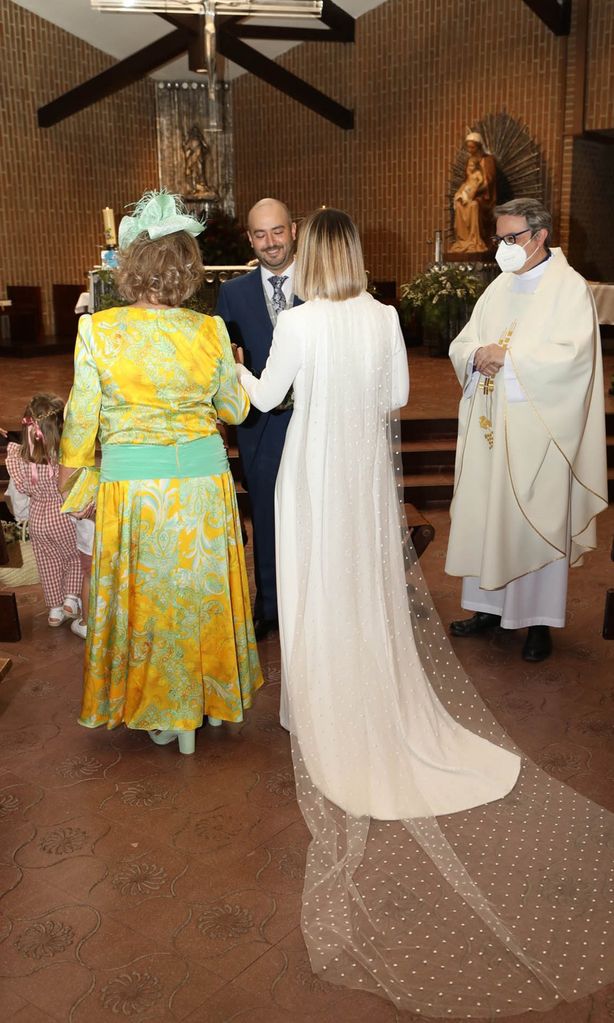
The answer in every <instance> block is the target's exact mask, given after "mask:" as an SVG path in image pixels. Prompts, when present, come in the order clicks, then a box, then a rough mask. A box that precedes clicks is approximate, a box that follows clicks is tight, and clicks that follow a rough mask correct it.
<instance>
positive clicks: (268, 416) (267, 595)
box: [215, 199, 300, 639]
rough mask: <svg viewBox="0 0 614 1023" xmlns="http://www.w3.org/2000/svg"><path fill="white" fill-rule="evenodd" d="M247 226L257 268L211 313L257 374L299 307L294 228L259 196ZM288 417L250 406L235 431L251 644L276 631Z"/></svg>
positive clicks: (223, 293)
mask: <svg viewBox="0 0 614 1023" xmlns="http://www.w3.org/2000/svg"><path fill="white" fill-rule="evenodd" d="M247 228H248V230H247V233H248V237H249V240H250V243H251V246H252V248H253V250H254V253H255V255H256V256H257V258H258V262H259V264H260V265H259V266H258V267H256V269H255V270H252V271H251V273H248V274H244V275H243V276H242V277H235V278H234V279H233V280H230V281H225V282H224V284H222V286H221V288H220V291H219V295H218V300H217V307H216V310H215V312H216V315H218V316H221V317H222V319H223V320H224V322H225V324H226V327H227V328H228V333H229V335H230V339H231V341H233V342H235V343H236V344H238V345H240V346H241V347H242V348H243V351H244V353H245V365H246V366H247V367H248V369H250V370H251V371H252V373H255V374H256V375H257V376H259V375H260V374H261V373H262V370H263V369H264V367H265V365H266V361H267V358H268V355H269V350H270V348H271V341H272V339H273V329H274V327H275V323H276V321H277V315H278V313H280V312H281V311H282V310H283V309H288V308H290V307H291V306H292V305H300V301H299V299H297V298H296V297H295V295H294V242H295V238H296V224H295V223H294V222H293V220H292V218H291V216H290V212H289V210H288V207H287V206H286V205H285V204H284V203H282V202H279V201H278V200H277V199H261V200H260V202H257V203H256V205H255V206H253V207H252V209H251V210H250V211H249V214H248V218H247ZM291 415H292V410H291V409H285V410H282V409H273V411H272V412H259V411H258V410H257V409H255V408H252V409H251V411H250V413H249V415H248V417H247V419H246V420H245V422H244V423H243V424H242V425H241V426H239V427H237V438H238V442H239V453H240V455H241V463H242V467H243V475H244V478H245V482H246V485H247V489H248V492H249V499H250V504H251V509H252V525H253V536H254V567H255V573H256V601H255V604H254V628H255V632H256V639H264V637H265V636H266V635H267V634H268V633H269V632H272V631H273V630H274V629H276V628H277V587H276V581H275V505H274V495H275V480H276V478H277V470H278V469H279V463H280V460H281V453H282V450H283V446H284V440H285V437H286V430H287V429H288V423H289V422H290V416H291Z"/></svg>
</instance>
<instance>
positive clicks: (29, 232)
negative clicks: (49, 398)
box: [0, 0, 158, 333]
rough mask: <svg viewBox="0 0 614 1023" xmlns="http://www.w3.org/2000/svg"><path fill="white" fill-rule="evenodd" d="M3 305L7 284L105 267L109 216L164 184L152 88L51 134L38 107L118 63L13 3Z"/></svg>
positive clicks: (5, 64) (6, 22)
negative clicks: (106, 211) (106, 212)
mask: <svg viewBox="0 0 614 1023" xmlns="http://www.w3.org/2000/svg"><path fill="white" fill-rule="evenodd" d="M0 48H1V52H2V61H1V62H0V95H1V96H2V101H1V102H2V108H1V110H2V146H1V147H0V297H4V294H5V288H6V285H7V284H39V285H42V287H43V296H44V311H45V328H46V331H47V332H48V333H50V332H52V330H53V323H52V313H51V285H52V284H53V283H58V284H78V283H80V282H83V284H84V287H85V279H84V274H85V273H86V271H87V270H88V269H89V268H90V267H91V266H92V265H93V264H94V263H97V262H99V260H100V249H101V247H102V242H103V235H102V213H101V210H102V208H103V207H104V206H111V207H112V208H113V209H114V210H115V211H116V213H119V212H120V211H121V209H122V207H123V206H124V205H125V204H126V203H128V202H131V201H133V200H134V199H137V198H138V197H139V195H140V194H141V192H142V191H144V189H145V188H152V187H156V186H157V184H158V166H157V149H156V123H155V95H154V85H153V83H152V82H151V81H146V82H143V83H139V84H138V85H135V86H132V87H130V88H128V89H125V90H124V91H123V92H120V93H118V94H116V95H115V96H112V97H110V98H108V99H106V100H103V101H102V102H100V103H97V104H96V105H95V106H92V107H90V108H89V109H87V110H84V111H82V112H81V113H78V114H76V115H74V116H73V117H71V118H68V120H66V121H62V122H60V124H57V125H55V126H54V127H52V128H39V127H38V124H37V120H36V112H37V108H38V107H40V106H42V105H43V104H45V103H48V102H50V101H51V100H52V99H54V98H55V97H57V96H59V95H61V94H62V93H64V92H66V90H67V89H70V88H72V87H73V86H75V85H78V84H79V83H81V82H83V81H86V80H87V79H88V78H91V77H92V76H93V75H95V74H97V73H99V72H101V71H103V70H104V69H105V68H106V67H108V66H109V65H110V64H112V63H114V61H113V60H112V58H109V57H107V56H106V55H105V54H103V53H101V52H100V51H99V50H96V49H94V48H93V47H91V46H88V44H87V43H84V42H82V41H81V40H80V39H77V38H76V37H75V36H72V35H70V34H69V33H67V32H64V31H63V30H62V29H60V28H57V27H56V26H55V25H52V24H51V23H50V22H48V21H45V20H43V19H42V18H39V17H37V16H36V15H33V14H31V13H30V12H29V11H26V10H25V9H24V8H22V7H20V6H18V5H17V4H14V3H11V2H10V0H0Z"/></svg>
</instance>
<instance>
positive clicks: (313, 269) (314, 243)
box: [294, 208, 367, 302]
mask: <svg viewBox="0 0 614 1023" xmlns="http://www.w3.org/2000/svg"><path fill="white" fill-rule="evenodd" d="M366 286H367V275H366V273H365V263H364V259H363V254H362V246H361V244H360V237H359V234H358V229H357V227H356V224H355V223H354V221H353V220H352V218H351V217H349V216H348V214H347V213H344V212H343V211H342V210H335V209H332V208H331V209H328V208H325V209H322V210H316V211H315V213H312V214H311V216H309V217H307V220H306V221H305V222H304V223H303V224H302V226H301V229H300V234H299V240H298V249H297V256H296V276H295V281H294V290H295V291H296V294H297V295H298V296H299V297H300V298H303V299H305V301H308V300H309V299H312V298H328V299H330V300H331V301H332V302H342V301H343V300H344V299H346V298H355V297H356V296H357V295H360V293H361V292H362V291H364V290H365V288H366Z"/></svg>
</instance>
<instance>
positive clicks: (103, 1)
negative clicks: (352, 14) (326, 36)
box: [91, 0, 323, 18]
mask: <svg viewBox="0 0 614 1023" xmlns="http://www.w3.org/2000/svg"><path fill="white" fill-rule="evenodd" d="M212 5H213V8H214V10H215V13H216V14H230V15H235V17H239V18H247V17H258V18H267V17H271V18H319V17H320V16H321V14H322V5H323V0H212ZM91 6H92V8H93V9H94V10H95V11H114V12H116V13H125V14H203V15H204V14H205V13H206V8H207V7H208V6H209V3H208V0H91Z"/></svg>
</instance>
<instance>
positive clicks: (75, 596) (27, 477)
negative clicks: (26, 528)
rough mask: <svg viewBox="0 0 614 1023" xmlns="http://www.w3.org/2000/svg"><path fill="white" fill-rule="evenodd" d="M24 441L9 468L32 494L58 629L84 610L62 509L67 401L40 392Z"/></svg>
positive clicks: (27, 415) (71, 530)
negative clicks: (60, 473) (61, 451)
mask: <svg viewBox="0 0 614 1023" xmlns="http://www.w3.org/2000/svg"><path fill="white" fill-rule="evenodd" d="M22 424H23V429H22V440H21V445H20V444H14V443H11V444H9V445H8V449H7V454H6V467H7V469H8V472H9V475H10V477H11V479H12V480H13V482H14V484H15V487H16V489H17V490H18V491H20V493H22V494H27V495H28V496H29V498H30V520H29V524H30V539H31V540H32V549H33V551H34V557H35V559H36V566H37V568H38V574H39V576H40V581H41V585H42V587H43V595H44V598H45V603H46V605H47V607H48V608H49V614H48V618H47V621H48V623H49V625H51V626H52V627H53V628H55V627H57V626H58V625H61V624H62V622H65V621H67V620H68V619H70V620H72V619H74V618H78V617H79V616H80V614H81V602H80V600H79V593H80V591H81V581H82V569H81V564H80V561H79V553H78V551H77V542H76V528H75V523H74V521H73V519H71V517H70V516H69V515H65V514H63V513H62V512H61V511H60V508H61V506H62V502H63V500H64V499H63V497H62V496H61V494H60V492H59V490H58V451H59V447H60V437H61V435H62V427H63V424H64V402H63V401H62V399H61V398H58V397H57V396H56V395H54V394H36V395H34V397H33V398H32V400H31V401H30V402H29V404H28V407H27V408H26V410H25V412H24V415H23V419H22Z"/></svg>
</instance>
